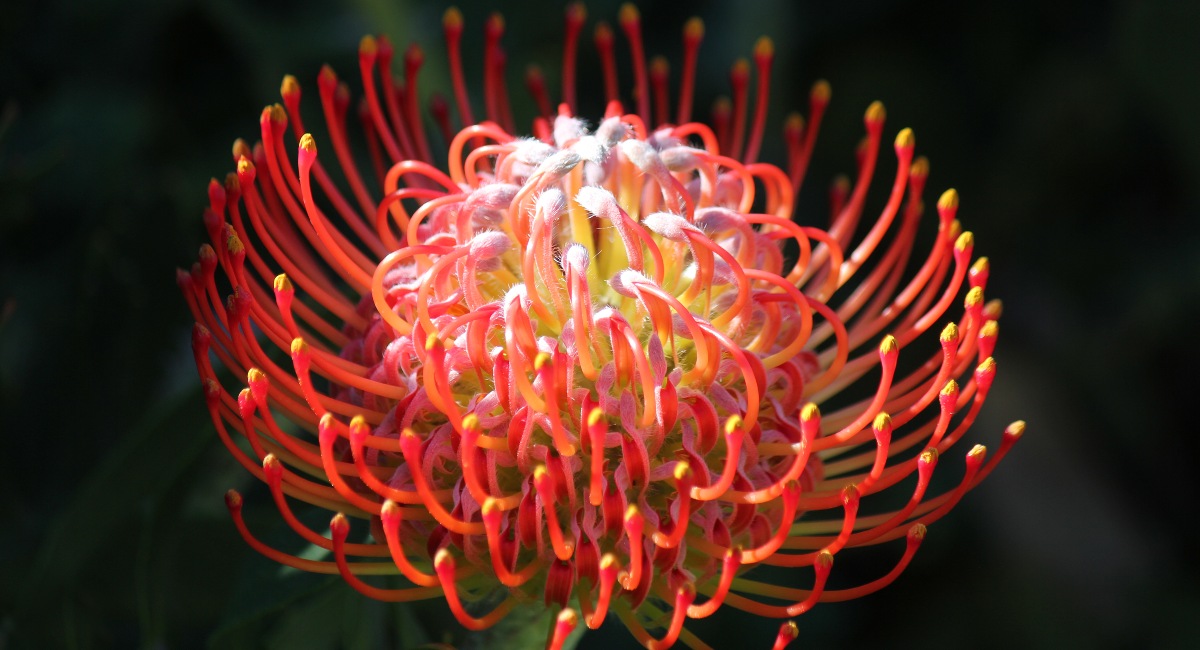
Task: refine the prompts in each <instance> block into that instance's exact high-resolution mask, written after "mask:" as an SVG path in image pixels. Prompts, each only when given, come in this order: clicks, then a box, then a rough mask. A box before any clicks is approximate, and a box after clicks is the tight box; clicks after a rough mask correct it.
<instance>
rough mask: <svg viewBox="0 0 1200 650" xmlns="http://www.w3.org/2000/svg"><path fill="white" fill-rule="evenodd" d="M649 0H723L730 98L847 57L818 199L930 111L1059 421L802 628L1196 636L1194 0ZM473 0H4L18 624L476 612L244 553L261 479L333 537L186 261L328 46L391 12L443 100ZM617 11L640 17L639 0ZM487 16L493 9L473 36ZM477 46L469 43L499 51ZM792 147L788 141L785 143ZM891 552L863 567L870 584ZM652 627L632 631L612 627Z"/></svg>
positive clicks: (245, 622)
mask: <svg viewBox="0 0 1200 650" xmlns="http://www.w3.org/2000/svg"><path fill="white" fill-rule="evenodd" d="M497 4H499V3H497ZM640 4H641V8H642V13H643V16H644V18H645V22H646V25H647V31H648V50H650V52H651V53H659V52H661V53H664V54H667V55H669V56H672V57H676V56H677V52H678V51H679V27H680V26H681V25H682V23H683V21H684V20H685V19H686V18H687V17H688V16H689V15H691V14H693V13H697V14H699V15H701V16H703V17H704V18H705V20H706V24H707V26H708V30H707V36H706V40H705V43H704V46H703V48H702V52H703V54H702V59H701V65H702V66H704V69H706V70H714V72H711V73H705V74H703V75H702V76H701V80H700V82H701V83H700V87H699V90H698V99H699V101H698V104H697V106H698V109H697V112H698V113H699V114H701V115H704V114H705V112H706V111H705V108H704V107H705V106H706V104H705V102H707V101H710V100H711V99H712V97H713V96H714V95H715V94H717V93H719V92H724V89H725V84H726V81H725V79H726V71H727V67H726V66H727V65H728V64H729V62H731V61H732V60H733V58H735V57H736V56H744V55H747V54H748V53H749V50H750V48H751V46H752V44H753V42H754V39H755V38H756V37H757V36H758V35H759V34H762V33H766V34H768V35H771V36H772V37H773V38H774V39H775V42H776V46H777V50H778V55H779V59H778V61H777V64H776V77H775V83H774V88H775V90H776V92H775V94H774V95H773V99H772V104H771V121H772V123H773V124H780V123H781V121H782V117H783V115H784V114H785V112H786V111H787V110H790V109H791V108H793V107H803V106H805V105H806V102H805V100H804V97H805V94H806V92H807V89H808V87H809V85H810V84H811V82H812V81H813V80H815V79H817V78H820V77H824V78H827V79H829V80H830V81H831V82H832V83H833V88H834V102H833V105H832V106H831V110H830V113H829V117H828V118H827V122H826V125H825V128H824V130H823V134H822V138H821V143H820V145H819V146H818V153H817V157H816V159H815V161H814V166H813V169H812V171H811V172H810V178H811V179H813V180H812V181H810V184H809V187H808V188H807V192H806V194H805V195H804V197H803V198H802V200H801V203H800V208H801V214H802V215H806V214H820V213H821V212H820V210H821V206H822V205H823V201H824V197H823V192H822V191H821V185H822V184H823V183H825V182H827V180H828V179H830V178H832V176H833V174H835V173H838V172H840V171H845V170H847V169H848V168H850V166H851V164H852V157H851V156H852V151H853V146H854V143H855V140H856V138H857V137H859V133H860V130H861V127H860V119H861V110H862V109H863V108H865V106H866V105H867V104H868V103H869V102H870V101H871V100H873V99H877V98H878V99H883V100H884V101H885V102H887V104H888V107H889V132H894V130H895V129H898V128H899V127H901V126H905V125H908V126H912V127H914V129H915V131H916V133H917V141H918V150H919V151H920V152H922V153H925V154H927V155H929V156H930V157H931V159H932V162H933V174H932V176H931V180H930V185H931V193H933V192H937V191H940V190H941V189H942V188H945V187H949V186H955V187H957V188H958V189H959V191H960V193H961V194H962V196H963V197H964V198H963V210H962V212H961V215H962V217H963V219H964V221H965V222H966V224H967V226H968V227H970V228H971V229H973V230H975V232H976V235H977V237H978V241H979V242H980V244H979V247H978V248H977V250H978V251H979V252H981V253H983V254H986V255H989V256H990V257H991V258H992V262H993V273H992V277H993V280H992V282H991V285H990V288H989V293H990V294H991V295H996V296H1002V297H1003V298H1004V299H1005V301H1006V306H1007V314H1006V316H1005V319H1004V320H1003V329H1004V336H1003V337H1002V339H1003V340H1002V341H1001V344H1000V352H999V354H998V359H999V362H1000V365H1001V372H1000V378H999V380H998V382H997V387H996V389H995V392H994V397H993V398H992V399H991V400H990V401H989V404H988V407H987V409H986V410H985V417H984V419H982V420H981V422H980V424H979V425H978V426H977V434H976V435H977V437H979V438H981V439H983V440H995V439H996V436H997V435H998V432H999V431H1000V429H1001V428H1002V427H1003V425H1004V424H1005V423H1007V421H1009V420H1011V419H1015V418H1017V417H1023V418H1025V419H1027V420H1029V421H1030V433H1029V439H1028V440H1026V441H1024V442H1023V443H1022V445H1021V447H1019V448H1018V450H1017V451H1016V452H1014V455H1013V456H1012V457H1011V460H1010V461H1008V462H1007V463H1006V464H1005V465H1003V466H1002V467H1001V468H1000V470H999V471H998V472H997V474H996V475H995V476H994V477H993V478H992V479H991V480H990V481H989V483H988V484H986V485H985V486H984V487H983V488H981V489H980V490H979V491H978V492H976V493H974V494H972V496H970V497H969V498H968V499H967V501H966V503H965V504H964V507H962V508H960V509H959V510H958V511H956V512H955V513H954V515H953V516H951V517H950V518H948V519H947V520H946V521H943V522H939V524H938V525H936V526H934V527H933V528H932V530H931V535H930V540H929V542H928V543H927V544H926V545H925V548H923V550H922V551H921V553H920V554H919V555H918V556H917V560H916V561H915V562H914V565H913V567H912V568H911V569H910V570H909V572H908V573H907V574H906V575H905V576H904V577H903V578H901V580H900V581H899V582H898V583H897V584H896V585H894V586H893V587H892V588H891V589H889V590H887V591H885V592H884V593H882V594H879V595H877V596H874V597H871V598H868V599H865V600H862V601H858V602H855V603H850V604H841V605H827V606H823V607H820V608H817V609H816V610H815V611H814V612H812V613H810V614H807V615H805V616H804V617H803V618H802V619H801V620H800V626H801V642H802V643H804V644H805V647H859V646H863V645H866V644H876V645H881V646H884V647H908V646H916V645H921V646H923V647H963V646H968V645H969V646H972V647H1010V646H1014V645H1021V646H1025V647H1047V648H1049V647H1063V646H1068V647H1128V646H1142V647H1146V646H1157V647H1181V646H1186V645H1193V646H1195V645H1198V644H1200V639H1198V637H1197V632H1196V631H1195V627H1194V626H1193V625H1191V624H1190V623H1189V621H1190V619H1189V617H1190V616H1191V615H1192V614H1194V613H1195V611H1197V608H1200V593H1198V589H1197V584H1198V581H1200V556H1198V554H1197V553H1196V549H1197V548H1200V537H1197V533H1196V532H1195V531H1194V530H1193V529H1192V528H1191V527H1189V526H1188V525H1187V522H1188V520H1189V519H1190V517H1188V515H1189V514H1190V513H1193V512H1195V511H1196V505H1195V504H1196V503H1197V497H1200V473H1197V472H1196V471H1195V467H1196V462H1197V461H1198V460H1200V443H1198V442H1197V437H1196V436H1195V435H1194V418H1192V417H1190V409H1189V408H1188V407H1189V406H1190V400H1191V399H1193V398H1194V397H1193V395H1192V393H1193V391H1194V388H1193V387H1194V385H1195V381H1194V372H1195V368H1197V367H1200V365H1198V363H1197V362H1198V361H1200V359H1198V352H1197V346H1195V345H1194V343H1191V342H1190V341H1188V342H1187V343H1186V345H1185V341H1184V335H1185V334H1186V333H1187V332H1188V331H1189V330H1190V329H1194V327H1195V323H1197V322H1200V307H1198V306H1197V305H1200V300H1198V298H1200V256H1198V255H1196V253H1195V251H1196V250H1197V249H1198V247H1200V229H1198V228H1197V225H1196V223H1197V215H1198V214H1200V191H1198V188H1200V183H1198V182H1197V181H1198V180H1200V121H1197V120H1196V119H1195V115H1194V112H1195V106H1197V105H1200V101H1197V100H1198V99H1200V98H1198V97H1197V94H1198V90H1197V89H1198V88H1200V77H1198V75H1197V68H1196V62H1197V61H1200V39H1197V38H1196V34H1197V30H1198V29H1200V10H1198V9H1197V5H1196V4H1194V3H1186V2H1169V1H1167V0H1155V1H1144V2H1139V1H1136V0H1124V1H1112V2H1099V3H1091V2H1082V1H1078V0H1077V1H1075V2H1067V3H1037V2H1032V1H1018V2H985V3H971V4H967V3H963V4H959V3H955V2H950V1H949V0H942V1H939V2H932V3H925V2H913V1H906V0H873V1H870V2H860V3H852V4H850V3H847V4H837V5H836V6H834V5H832V4H831V5H830V6H818V5H817V3H791V2H785V1H783V0H773V1H763V2H744V3H719V2H697V3H693V4H692V5H691V6H689V7H686V8H682V7H679V6H678V5H677V4H675V3H669V2H665V1H662V2H642V3H640ZM544 6H545V5H544V4H543V3H535V2H532V1H524V2H506V3H503V5H502V6H501V7H500V8H501V9H503V10H504V11H505V12H506V15H507V17H508V28H509V31H508V35H507V36H506V40H505V42H506V43H507V46H508V49H509V51H510V55H511V59H510V60H511V67H510V69H511V70H512V71H513V72H512V73H511V75H510V79H512V80H513V83H512V86H513V91H512V95H513V96H514V98H521V97H523V93H521V92H518V91H517V87H518V83H516V80H517V79H518V78H519V77H518V75H519V73H520V71H521V70H522V69H523V67H524V65H525V64H526V63H528V62H531V61H544V62H546V64H545V66H544V67H545V69H546V71H547V77H548V78H549V79H551V80H553V79H555V78H556V77H555V72H556V70H557V60H558V56H559V54H558V52H559V50H558V48H559V42H560V40H559V37H558V36H557V33H558V30H559V29H560V24H561V14H560V12H559V9H558V8H557V7H555V8H554V9H552V10H549V11H548V10H546V9H545V8H544ZM442 9H443V7H442V6H440V5H430V4H426V3H414V2H399V1H386V2H385V1H383V0H359V1H358V2H353V3H350V4H348V5H346V6H343V7H341V8H337V9H334V8H330V7H327V6H325V5H324V3H321V2H317V1H316V0H304V1H302V2H298V3H288V2H279V1H277V0H276V1H273V0H255V1H248V2H237V3H235V2H232V1H230V0H218V1H216V2H202V1H200V0H164V1H160V2H153V1H151V0H122V1H120V2H118V1H116V0H95V1H91V2H83V1H77V2H62V1H51V2H41V3H31V2H22V3H5V4H4V5H3V6H0V413H3V415H2V416H0V423H2V424H0V440H2V442H3V447H4V449H3V452H2V453H0V517H2V518H3V521H5V522H6V526H5V533H4V534H3V535H0V647H14V648H47V647H50V648H54V647H69V648H109V647H113V648H127V647H144V648H190V647H201V646H211V647H218V648H227V647H231V648H241V647H246V648H251V647H254V648H257V647H271V648H275V647H345V648H385V647H394V648H409V647H416V646H419V645H421V644H425V643H430V642H438V641H443V640H446V639H447V638H451V639H452V638H453V637H454V636H455V635H457V634H458V633H457V631H456V630H457V629H458V628H457V626H456V625H455V624H454V623H453V622H452V619H451V618H450V617H449V615H448V613H447V612H446V611H445V607H444V606H443V605H441V604H440V603H438V602H436V601H434V602H431V603H427V604H422V605H418V606H415V607H400V606H394V605H384V604H380V603H374V602H368V601H366V600H365V599H363V598H361V597H359V596H358V595H357V594H356V593H354V592H352V591H351V590H350V589H349V588H347V587H345V586H344V585H342V584H340V581H338V580H336V579H330V578H325V577H320V576H307V575H295V574H287V575H285V573H286V572H282V571H281V570H280V569H279V568H278V567H276V566H275V565H273V564H272V563H270V562H268V561H266V560H264V559H262V558H260V557H258V556H257V555H255V554H254V553H253V552H252V551H250V550H249V549H247V548H246V547H245V546H244V545H243V544H242V542H241V540H240V539H239V538H238V537H237V534H236V532H235V531H234V529H233V527H232V525H231V524H230V523H229V521H228V516H227V514H226V513H225V510H224V506H223V504H222V502H221V498H222V495H223V493H224V490H225V489H226V488H228V487H231V486H235V487H238V488H239V489H245V490H247V494H248V503H249V505H248V517H249V519H250V520H251V526H252V527H254V528H255V529H256V530H259V531H262V532H263V535H264V537H266V538H267V539H269V540H271V541H273V542H275V543H277V544H278V545H280V546H281V547H282V548H285V549H289V550H290V551H291V552H300V551H301V550H302V548H301V546H300V544H299V542H298V541H297V540H294V539H292V538H290V537H289V536H287V535H286V534H285V531H284V529H283V526H282V524H281V523H280V522H279V520H278V517H277V516H276V515H275V514H274V512H273V509H272V508H271V507H270V506H269V504H268V503H264V502H265V501H269V499H266V498H265V496H266V495H265V493H264V492H263V491H262V490H261V489H257V488H256V487H255V486H253V485H252V481H251V479H250V478H249V477H248V476H246V475H245V474H244V472H242V470H241V469H240V468H239V467H237V466H236V464H235V463H234V462H233V461H232V460H231V459H229V458H228V457H227V455H226V454H225V452H224V450H223V449H222V448H221V447H220V445H219V443H218V442H217V439H216V436H215V434H214V433H213V431H212V429H211V425H210V423H209V421H208V417H207V414H206V412H205V409H204V404H203V399H202V397H201V395H200V391H199V389H198V386H197V382H196V380H195V374H194V369H193V368H192V366H191V358H190V351H189V349H188V332H189V327H190V319H189V317H188V315H187V310H186V308H185V306H184V304H183V301H182V300H181V299H180V298H179V297H178V292H177V291H176V289H175V286H174V276H173V269H174V267H176V266H186V265H188V264H190V262H191V260H192V259H193V257H194V254H195V249H196V247H197V246H198V244H199V243H200V242H201V241H203V229H202V228H201V226H200V213H201V210H202V208H203V206H204V205H205V201H206V198H205V193H204V192H205V181H206V180H207V179H208V178H209V177H210V176H217V177H220V176H222V175H223V174H224V173H225V172H226V171H228V170H229V169H230V168H231V161H230V158H229V145H230V144H231V143H232V141H233V139H234V138H235V137H238V136H242V137H247V138H251V139H252V138H253V137H254V135H255V134H256V133H257V129H258V124H257V116H258V108H259V107H261V106H262V105H263V104H266V103H269V102H274V101H276V100H277V88H278V83H279V80H280V78H281V76H282V75H283V74H284V73H287V72H291V73H295V74H297V75H298V76H299V77H300V79H301V82H302V83H308V84H309V87H310V88H311V87H312V83H311V81H312V80H313V79H315V75H316V73H317V71H318V69H319V66H320V65H321V64H322V63H325V62H330V63H332V64H334V66H335V67H336V68H337V69H338V70H340V71H342V74H343V76H345V77H346V78H348V79H353V77H354V76H355V74H354V70H355V67H356V66H355V47H356V44H357V42H358V38H359V37H360V36H361V35H362V34H365V33H379V32H387V33H389V34H390V35H391V36H392V38H393V40H394V41H395V42H396V43H397V44H398V46H403V44H404V43H406V42H407V41H408V40H409V39H416V41H417V42H419V43H420V44H421V45H422V46H423V47H424V48H425V51H426V54H427V57H426V58H427V62H428V65H427V70H426V71H425V72H424V73H423V80H425V82H424V83H423V86H424V88H425V91H426V92H429V91H432V90H435V89H441V90H443V91H444V90H445V86H446V84H445V83H444V81H439V80H443V79H444V78H445V74H444V67H443V63H442V57H441V52H442V50H441V47H442V46H441V39H440V32H439V19H440V13H441V11H442ZM589 10H590V14H591V17H592V19H593V20H594V19H596V18H598V17H605V18H607V19H608V20H610V21H612V20H613V19H614V18H615V15H616V3H614V2H603V3H600V2H597V3H590V6H589ZM483 18H484V13H483V12H482V11H477V10H470V9H468V11H467V20H468V30H472V29H474V30H478V29H480V27H481V24H482V21H483ZM478 51H479V50H478V43H468V73H471V74H473V73H477V72H478V65H477V63H474V61H477V58H472V57H474V56H476V55H477V54H478ZM584 51H585V52H587V51H588V50H587V48H584ZM584 56H585V58H584V63H583V64H582V65H583V73H584V74H585V75H586V74H587V72H588V70H589V69H593V70H594V67H595V64H594V60H592V59H590V58H587V57H588V56H590V55H588V54H585V55H584ZM589 66H590V67H589ZM352 85H353V82H352ZM582 92H583V93H584V94H585V95H588V96H591V97H595V96H597V95H598V92H597V91H596V89H595V87H594V86H593V87H591V88H586V87H585V88H583V89H582ZM520 101H521V102H522V104H521V105H519V106H518V114H521V112H522V108H521V106H528V102H527V100H523V99H521V100H520ZM780 153H781V145H780V143H779V142H778V141H777V140H774V141H769V142H768V144H767V146H766V148H765V153H764V157H765V158H766V159H768V160H770V159H775V160H778V159H779V154H780ZM956 460H957V459H956ZM258 505H261V506H263V507H262V508H261V509H260V508H258V507H257V506H258ZM312 523H313V526H314V527H319V526H320V525H321V522H312ZM892 557H893V554H891V553H889V551H888V550H887V549H881V550H880V552H879V553H875V554H871V553H867V554H865V555H864V554H860V555H859V556H858V558H856V560H855V563H850V562H847V563H846V565H845V566H842V565H839V567H838V570H839V571H841V570H845V571H847V572H861V573H862V575H861V577H862V578H865V579H870V578H871V577H873V576H876V575H879V574H880V573H882V572H884V571H886V568H887V566H889V563H890V562H891V561H892ZM851 564H854V566H853V567H851V566H850V565H851ZM836 573H837V572H835V574H836ZM776 625H777V624H776V623H774V622H766V621H758V620H755V619H753V618H752V617H748V616H739V615H737V614H736V613H734V612H732V611H728V612H723V613H722V615H721V616H718V617H714V619H710V620H707V621H702V622H699V623H697V624H696V625H695V626H694V628H693V629H694V631H695V632H696V633H697V634H698V635H699V636H700V637H701V638H703V639H706V640H708V641H710V642H712V643H714V644H715V645H717V646H718V647H720V646H721V645H722V644H723V643H737V644H738V645H740V643H739V642H745V643H751V644H752V645H759V646H761V645H765V644H766V643H767V642H768V640H769V639H770V638H772V637H773V634H774V629H775V628H776ZM447 635H449V636H447ZM622 644H624V645H629V644H632V638H631V637H630V636H629V635H628V634H627V633H625V632H623V631H622V630H620V629H619V628H614V627H613V626H609V627H607V628H606V629H605V630H603V631H601V633H599V634H598V635H595V634H594V635H589V636H588V637H586V638H585V640H584V643H583V647H614V646H620V645H622Z"/></svg>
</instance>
